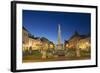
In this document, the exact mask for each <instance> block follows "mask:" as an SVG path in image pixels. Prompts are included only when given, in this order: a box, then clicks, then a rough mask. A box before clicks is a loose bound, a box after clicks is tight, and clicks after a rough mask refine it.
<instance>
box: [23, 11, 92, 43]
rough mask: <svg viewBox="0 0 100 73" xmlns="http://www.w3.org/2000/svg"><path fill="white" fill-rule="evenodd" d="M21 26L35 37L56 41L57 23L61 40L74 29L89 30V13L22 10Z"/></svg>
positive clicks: (86, 31)
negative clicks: (59, 27)
mask: <svg viewBox="0 0 100 73" xmlns="http://www.w3.org/2000/svg"><path fill="white" fill-rule="evenodd" d="M22 19H23V26H24V27H25V28H26V29H27V30H28V31H29V32H30V33H31V34H33V35H34V36H36V37H46V38H48V39H49V40H50V41H53V42H54V43H57V39H58V31H57V29H58V24H60V26H61V39H62V40H61V41H62V43H63V42H64V40H68V39H69V38H70V37H71V36H72V35H73V34H74V32H75V31H78V32H79V33H80V34H88V33H90V31H91V21H90V20H91V15H90V14H89V13H71V12H70V13H68V12H48V11H31V10H23V18H22Z"/></svg>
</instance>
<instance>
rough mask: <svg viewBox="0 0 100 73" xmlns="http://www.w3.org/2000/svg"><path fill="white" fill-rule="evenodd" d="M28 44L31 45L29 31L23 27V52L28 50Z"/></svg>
mask: <svg viewBox="0 0 100 73" xmlns="http://www.w3.org/2000/svg"><path fill="white" fill-rule="evenodd" d="M28 44H29V38H28V31H27V29H26V28H24V27H23V29H22V47H23V49H22V50H23V51H25V50H27V49H28Z"/></svg>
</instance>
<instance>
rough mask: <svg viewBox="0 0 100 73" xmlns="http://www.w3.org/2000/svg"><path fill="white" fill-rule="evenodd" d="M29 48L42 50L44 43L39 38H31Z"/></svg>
mask: <svg viewBox="0 0 100 73" xmlns="http://www.w3.org/2000/svg"><path fill="white" fill-rule="evenodd" d="M29 48H31V49H32V50H40V49H41V48H42V42H41V40H40V39H39V38H30V37H29Z"/></svg>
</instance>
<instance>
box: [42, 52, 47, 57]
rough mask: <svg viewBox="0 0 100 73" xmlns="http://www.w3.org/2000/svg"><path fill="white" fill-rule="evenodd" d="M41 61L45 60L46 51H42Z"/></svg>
mask: <svg viewBox="0 0 100 73" xmlns="http://www.w3.org/2000/svg"><path fill="white" fill-rule="evenodd" d="M42 59H46V51H42Z"/></svg>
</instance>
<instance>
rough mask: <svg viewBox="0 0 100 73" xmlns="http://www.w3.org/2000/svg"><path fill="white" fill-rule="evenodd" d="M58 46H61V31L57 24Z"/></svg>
mask: <svg viewBox="0 0 100 73" xmlns="http://www.w3.org/2000/svg"><path fill="white" fill-rule="evenodd" d="M58 44H61V29H60V24H58Z"/></svg>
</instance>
